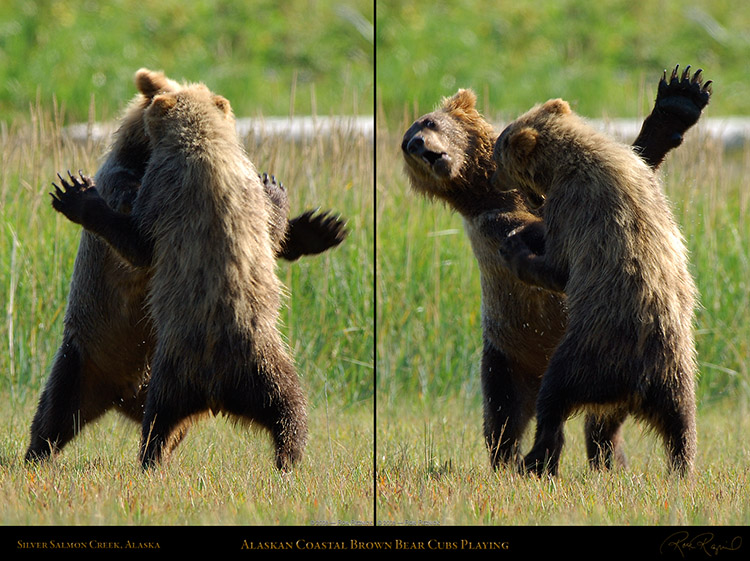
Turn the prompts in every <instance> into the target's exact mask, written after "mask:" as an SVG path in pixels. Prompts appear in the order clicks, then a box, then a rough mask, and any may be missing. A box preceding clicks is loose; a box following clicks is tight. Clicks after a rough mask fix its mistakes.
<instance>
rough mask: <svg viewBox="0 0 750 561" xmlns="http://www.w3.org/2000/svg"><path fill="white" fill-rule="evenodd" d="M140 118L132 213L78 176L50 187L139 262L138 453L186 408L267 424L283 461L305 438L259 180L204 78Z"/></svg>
mask: <svg viewBox="0 0 750 561" xmlns="http://www.w3.org/2000/svg"><path fill="white" fill-rule="evenodd" d="M144 122H145V126H146V132H147V135H148V137H149V138H150V141H151V157H150V160H149V163H148V166H147V167H146V170H145V173H144V176H143V180H142V185H141V188H140V191H139V193H138V196H137V198H136V200H135V202H134V204H133V209H132V212H131V213H130V214H128V215H126V214H122V213H118V212H117V211H115V210H113V209H111V207H109V206H108V205H107V204H106V202H105V201H103V200H102V199H101V198H100V197H99V195H98V193H97V190H96V188H94V187H93V182H92V181H91V180H90V179H88V178H84V181H83V183H81V182H79V181H78V180H74V181H73V184H72V185H67V184H66V186H67V187H68V189H67V191H62V190H58V192H57V204H56V205H55V208H56V209H57V210H59V211H60V212H63V213H64V214H65V215H66V216H67V217H68V218H69V219H71V220H72V221H74V222H77V223H81V224H82V225H83V226H84V227H86V228H87V229H90V230H91V231H93V232H95V233H97V234H98V235H100V236H101V237H102V238H104V239H105V240H106V241H107V242H108V243H110V244H111V245H112V247H113V248H115V249H116V250H117V251H118V253H119V254H120V255H122V256H123V257H125V258H126V259H127V260H128V261H130V262H131V263H132V264H134V265H136V266H144V267H147V268H148V270H149V274H150V280H149V287H148V296H147V309H148V313H149V316H150V318H151V320H152V322H153V326H154V333H155V349H154V353H153V360H152V362H151V378H150V382H149V389H148V394H147V397H146V403H145V411H144V415H143V424H142V437H141V452H140V458H141V462H142V464H143V466H144V467H148V466H151V465H154V464H156V463H158V462H159V461H160V460H161V458H162V454H163V452H164V451H166V450H168V448H169V443H170V441H171V440H172V439H174V438H179V437H180V436H181V428H182V426H183V425H184V423H185V422H187V421H189V419H190V418H191V417H193V416H196V415H199V414H201V413H204V412H206V411H212V412H220V411H221V412H224V413H227V414H229V415H232V416H235V417H237V418H240V419H247V420H250V421H254V422H256V423H258V424H260V425H261V426H263V427H265V428H267V429H268V430H269V431H270V432H271V434H272V435H273V438H274V442H275V446H276V465H277V467H279V468H280V469H288V468H289V467H291V465H292V464H293V463H294V462H295V461H296V460H298V459H299V458H300V457H301V455H302V452H303V449H304V446H305V441H306V435H307V428H306V406H305V398H304V395H303V393H302V390H301V388H300V384H299V380H298V378H297V374H296V371H295V368H294V364H293V362H292V359H291V357H290V356H289V353H288V350H287V348H286V345H285V344H284V342H283V340H282V338H281V335H280V333H279V331H278V329H277V322H278V313H279V307H280V293H281V285H280V282H279V280H278V278H277V276H276V273H275V256H274V252H273V241H272V239H271V235H270V230H271V228H269V226H268V225H269V223H270V222H271V218H270V217H269V208H268V206H267V204H266V194H265V192H264V187H263V184H262V182H261V180H260V178H259V176H258V174H257V173H256V171H255V168H254V166H253V164H252V163H251V162H250V161H249V159H248V158H247V156H246V154H245V151H244V149H243V147H242V145H241V143H240V141H239V138H238V137H237V134H236V132H235V127H234V120H233V118H232V114H231V109H230V106H229V103H228V102H227V100H226V99H224V98H223V97H221V96H217V95H214V94H212V93H211V92H210V91H209V90H208V89H207V88H206V87H205V86H203V85H202V84H195V85H186V86H183V87H182V88H181V89H180V90H179V91H177V92H169V93H163V94H159V95H157V96H155V97H154V99H153V101H152V103H151V105H150V106H149V107H148V109H147V110H146V111H145V113H144ZM165 447H166V448H165Z"/></svg>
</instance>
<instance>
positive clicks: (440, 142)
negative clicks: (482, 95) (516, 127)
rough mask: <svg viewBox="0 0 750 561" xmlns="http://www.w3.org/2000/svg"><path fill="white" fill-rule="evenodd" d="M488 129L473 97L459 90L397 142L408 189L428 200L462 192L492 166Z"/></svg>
mask: <svg viewBox="0 0 750 561" xmlns="http://www.w3.org/2000/svg"><path fill="white" fill-rule="evenodd" d="M492 140H493V132H492V127H491V126H490V125H489V123H487V122H486V121H485V120H484V118H483V117H482V116H481V115H480V113H479V112H478V111H477V109H476V95H475V94H474V92H473V91H471V90H468V89H461V90H458V92H457V93H456V94H455V95H453V96H452V97H449V98H445V99H443V100H442V103H441V105H440V107H439V108H438V109H436V110H435V111H433V112H432V113H428V114H426V115H423V116H422V117H420V118H419V119H417V120H416V121H414V123H413V124H412V125H411V127H409V129H408V130H407V131H406V133H405V134H404V137H403V139H402V142H401V150H402V153H403V156H404V160H405V164H406V173H407V175H408V176H409V179H410V180H411V184H412V187H413V188H414V189H415V190H416V191H418V192H420V193H422V194H425V195H428V196H438V197H439V196H441V195H443V196H445V195H446V194H448V193H449V192H451V191H453V190H456V189H461V188H466V186H467V184H468V183H470V182H472V181H473V174H475V173H477V172H478V171H484V170H486V168H487V167H488V166H491V165H492V158H491V156H492Z"/></svg>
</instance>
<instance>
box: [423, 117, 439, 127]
mask: <svg viewBox="0 0 750 561" xmlns="http://www.w3.org/2000/svg"><path fill="white" fill-rule="evenodd" d="M422 124H423V125H424V126H425V127H427V128H428V129H436V128H437V125H436V124H435V121H433V120H432V119H425V120H424V122H423V123H422Z"/></svg>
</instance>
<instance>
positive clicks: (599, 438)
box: [585, 411, 627, 469]
mask: <svg viewBox="0 0 750 561" xmlns="http://www.w3.org/2000/svg"><path fill="white" fill-rule="evenodd" d="M626 416H627V413H626V412H624V411H617V412H614V413H610V414H604V415H598V414H594V413H590V414H588V415H587V416H586V426H585V434H586V451H587V454H588V459H589V465H590V466H591V467H592V468H593V469H612V468H614V467H626V466H627V459H626V457H625V452H624V450H623V449H622V448H623V440H622V435H621V429H622V423H623V422H624V421H625V418H626Z"/></svg>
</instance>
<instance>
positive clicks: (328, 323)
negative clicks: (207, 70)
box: [0, 106, 374, 525]
mask: <svg viewBox="0 0 750 561" xmlns="http://www.w3.org/2000/svg"><path fill="white" fill-rule="evenodd" d="M64 124H65V122H64V121H62V120H61V119H60V118H59V114H58V113H56V112H55V111H53V110H52V109H51V108H42V107H36V106H35V107H34V109H33V112H32V114H31V115H30V118H28V119H27V120H26V121H20V122H18V123H17V124H14V125H13V126H12V127H9V128H8V129H7V130H5V131H3V134H2V135H0V153H2V158H3V161H2V166H1V169H0V231H1V232H0V302H2V304H3V308H2V311H3V318H4V320H3V321H2V322H1V323H0V341H2V344H1V346H0V396H2V400H3V402H4V403H5V407H3V409H2V413H1V414H0V426H2V430H0V489H1V490H0V494H2V496H3V497H4V500H3V505H2V507H0V521H1V522H2V524H20V525H25V524H56V525H67V524H108V525H110V524H114V525H117V524H139V525H149V524H178V525H180V524H268V525H275V524H280V525H287V524H303V525H304V524H310V523H311V522H312V521H315V520H320V521H324V522H333V523H336V522H337V521H352V522H357V521H372V519H373V514H372V504H373V498H372V497H373V487H372V480H373V479H372V448H373V438H374V434H373V430H374V428H373V423H372V418H373V415H374V412H373V392H374V387H373V383H374V382H373V370H374V352H373V351H374V312H373V306H374V280H373V273H374V263H373V259H372V248H373V198H372V177H373V159H372V145H371V142H370V140H368V139H366V138H364V137H360V136H357V135H356V134H351V133H343V132H335V133H334V134H333V135H332V136H331V137H330V138H323V137H321V138H319V139H317V140H315V141H303V142H300V143H296V144H295V143H290V142H287V141H285V140H281V139H275V140H266V141H264V142H263V143H259V144H255V143H253V144H251V145H249V146H248V150H249V153H250V155H251V159H252V160H253V161H254V162H255V163H256V165H257V167H258V168H259V169H260V170H268V171H269V172H271V173H274V174H275V175H276V176H277V177H278V178H279V179H280V180H281V181H282V182H283V183H284V184H285V185H286V187H287V190H288V192H289V197H290V201H291V207H292V212H293V213H297V212H300V211H302V210H304V209H308V208H316V207H320V208H321V209H332V210H333V211H335V212H338V213H340V214H341V215H342V217H344V218H346V219H347V221H348V222H347V223H348V228H349V231H350V234H349V236H348V238H347V239H346V240H345V242H344V243H343V244H342V245H341V246H339V247H337V248H335V249H334V250H331V251H329V252H327V253H325V254H322V255H319V256H313V257H306V258H303V259H301V260H299V261H297V262H295V263H286V262H281V263H279V269H278V273H279V276H280V278H281V280H282V281H283V282H284V284H285V285H286V287H287V289H288V293H289V296H288V298H287V299H286V307H285V308H284V309H283V312H282V318H281V320H282V321H281V326H280V327H281V329H282V332H283V333H284V336H285V337H286V339H287V340H288V341H289V344H290V346H291V348H292V351H293V354H294V356H295V359H296V362H297V366H298V372H299V374H300V378H301V381H302V384H303V387H304V388H305V391H306V393H307V396H308V401H309V410H310V433H311V435H310V443H309V446H308V449H307V451H306V457H305V459H304V460H303V462H302V464H301V466H300V468H299V470H297V471H295V472H294V474H293V475H292V476H291V477H282V476H280V475H279V474H278V473H277V472H276V470H275V468H274V467H273V451H272V449H271V446H270V442H269V438H268V436H267V435H266V434H265V433H257V434H256V431H248V430H247V429H244V428H240V427H234V426H233V425H232V424H231V423H228V422H225V421H223V420H221V419H218V420H213V421H212V420H210V419H207V420H201V421H199V422H198V423H197V424H196V425H195V426H194V427H193V428H192V429H191V431H190V432H189V433H188V436H187V437H186V439H185V441H184V442H183V443H182V445H181V446H180V447H179V448H178V451H177V452H176V456H175V457H174V458H173V461H172V462H170V463H169V465H168V466H166V467H165V468H163V469H160V470H158V471H157V472H156V473H154V474H151V475H149V474H143V473H141V472H140V470H139V468H137V461H136V453H137V447H138V433H139V431H138V429H137V427H136V426H135V425H133V424H132V423H130V422H127V421H125V420H124V419H121V418H120V417H118V416H117V415H115V414H111V415H108V416H107V417H106V418H105V419H103V420H102V421H100V422H97V423H95V424H93V425H91V426H88V427H86V429H85V430H84V431H83V433H82V434H81V436H80V437H79V438H77V439H75V440H74V441H72V442H71V443H70V444H69V445H68V446H67V447H66V448H65V449H64V450H63V452H62V454H61V455H60V456H59V458H57V460H56V461H55V462H52V463H51V464H49V465H45V466H41V467H33V468H28V467H27V466H25V465H24V463H23V454H24V452H25V448H26V446H27V445H28V431H29V427H30V423H31V419H32V417H33V413H34V410H35V406H36V400H37V398H38V396H39V393H40V391H41V388H42V387H43V384H44V382H45V379H46V376H47V374H48V371H49V368H50V365H51V363H52V359H53V356H54V353H55V351H56V348H57V346H58V345H59V344H60V341H61V335H62V317H63V313H64V311H65V303H66V298H67V293H68V284H69V279H70V275H71V272H72V268H73V259H74V257H75V254H76V251H77V247H78V238H79V236H80V228H79V227H78V226H76V225H74V224H72V223H70V222H68V221H67V220H65V219H64V218H63V217H61V216H59V215H58V214H57V213H55V212H54V210H53V209H52V207H51V205H50V199H49V195H48V194H47V192H48V191H49V187H50V182H51V181H52V180H53V179H54V178H55V174H56V173H57V172H58V171H64V170H66V169H73V170H76V169H79V168H80V169H82V170H85V171H86V172H89V173H93V172H94V171H95V170H96V167H97V165H98V158H99V155H100V154H101V153H102V150H103V149H104V145H103V144H99V143H89V144H76V143H74V142H72V141H70V140H69V139H68V138H67V137H66V136H65V135H64V134H62V126H63V125H64ZM334 475H335V476H334ZM176 513H180V514H176Z"/></svg>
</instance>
